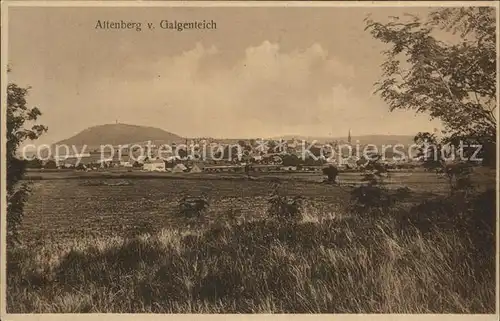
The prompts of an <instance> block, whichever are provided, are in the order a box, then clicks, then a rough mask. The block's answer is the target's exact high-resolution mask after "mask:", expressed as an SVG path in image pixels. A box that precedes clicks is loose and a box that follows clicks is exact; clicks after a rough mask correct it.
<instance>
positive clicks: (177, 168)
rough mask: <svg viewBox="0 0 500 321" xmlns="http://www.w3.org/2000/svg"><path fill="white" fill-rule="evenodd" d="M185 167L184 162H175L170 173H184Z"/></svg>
mask: <svg viewBox="0 0 500 321" xmlns="http://www.w3.org/2000/svg"><path fill="white" fill-rule="evenodd" d="M186 170H187V167H186V166H185V165H184V164H177V165H175V166H174V167H173V168H172V173H184V172H185V171H186Z"/></svg>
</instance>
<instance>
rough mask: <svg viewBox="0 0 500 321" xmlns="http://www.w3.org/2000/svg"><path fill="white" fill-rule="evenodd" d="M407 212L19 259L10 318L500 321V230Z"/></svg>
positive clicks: (63, 249)
mask: <svg viewBox="0 0 500 321" xmlns="http://www.w3.org/2000/svg"><path fill="white" fill-rule="evenodd" d="M491 196H492V195H490V197H491ZM493 196H494V194H493ZM424 208H425V206H424ZM432 208H433V209H435V208H436V204H433V206H432ZM490 209H491V207H490ZM421 210H424V209H422V208H421ZM462 210H463V211H464V213H465V211H466V210H465V209H462ZM405 213H406V214H407V211H406V210H404V211H403V210H402V209H395V210H391V213H385V214H384V215H383V216H382V217H381V216H380V215H379V216H377V215H371V214H372V213H360V214H359V215H354V216H349V217H344V218H335V217H323V216H321V215H319V214H321V213H315V212H314V211H309V212H308V213H307V215H305V217H304V219H303V220H302V221H300V222H297V223H286V222H279V221H276V220H268V219H261V220H257V221H247V222H231V223H228V222H225V223H221V222H219V223H214V224H212V225H210V226H203V227H202V226H198V227H196V226H195V227H191V228H189V229H183V230H180V229H163V230H162V231H161V232H159V233H157V234H154V235H148V234H146V235H142V236H138V237H134V238H128V239H124V238H119V237H109V238H96V239H90V238H89V239H82V240H77V241H75V242H73V243H72V244H69V243H66V244H62V245H61V244H59V245H55V244H53V245H47V246H45V247H41V248H17V249H13V250H11V251H10V252H9V253H8V267H7V269H8V270H7V272H8V284H7V286H8V289H7V293H8V297H7V300H8V301H7V311H8V312H9V313H33V312H35V313H49V312H54V313H59V312H66V313H70V312H81V313H84V312H115V313H118V312H130V313H139V312H157V313H264V312H276V313H278V312H281V313H320V312H323V313H429V312H434V313H494V311H495V259H494V258H495V250H494V241H493V240H494V235H493V234H494V226H493V227H492V229H490V230H489V232H487V234H481V233H483V232H484V231H483V232H481V233H480V232H479V230H478V229H476V228H474V226H473V225H470V223H467V224H468V225H467V226H466V227H465V229H464V231H465V232H463V231H461V230H460V228H461V226H462V225H461V223H460V217H461V216H460V215H458V214H460V213H458V214H457V213H455V214H457V215H454V220H455V223H454V224H452V225H449V224H448V225H447V224H439V222H432V223H429V222H428V220H422V221H421V222H420V223H418V224H405V225H402V222H406V221H405V220H404V219H402V217H404V215H406V214H405ZM368 214H370V215H368ZM413 214H414V215H415V216H416V217H418V213H413ZM477 214H478V215H479V214H481V213H477ZM433 215H435V214H433ZM481 215H482V214H481ZM492 217H493V219H494V216H492ZM424 221H426V222H427V223H426V224H424V223H422V222H424ZM457 222H458V223H457ZM462 227H463V226H462Z"/></svg>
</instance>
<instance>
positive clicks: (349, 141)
mask: <svg viewBox="0 0 500 321" xmlns="http://www.w3.org/2000/svg"><path fill="white" fill-rule="evenodd" d="M351 141H352V139H351V129H350V128H349V132H348V133H347V143H348V144H349V145H351Z"/></svg>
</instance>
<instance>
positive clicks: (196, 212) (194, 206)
mask: <svg viewBox="0 0 500 321" xmlns="http://www.w3.org/2000/svg"><path fill="white" fill-rule="evenodd" d="M209 205H210V204H209V203H208V201H207V200H206V199H204V198H197V197H183V198H182V199H181V200H180V202H179V212H180V214H181V215H182V216H184V217H186V218H200V217H201V216H202V214H203V213H204V212H205V211H206V210H207V209H208V207H209Z"/></svg>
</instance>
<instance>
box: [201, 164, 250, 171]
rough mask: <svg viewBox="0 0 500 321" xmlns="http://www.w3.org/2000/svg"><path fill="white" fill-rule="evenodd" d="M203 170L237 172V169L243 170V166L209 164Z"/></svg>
mask: <svg viewBox="0 0 500 321" xmlns="http://www.w3.org/2000/svg"><path fill="white" fill-rule="evenodd" d="M203 170H204V171H205V172H237V171H243V166H240V165H221V166H207V167H205V168H204V169H203Z"/></svg>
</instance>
